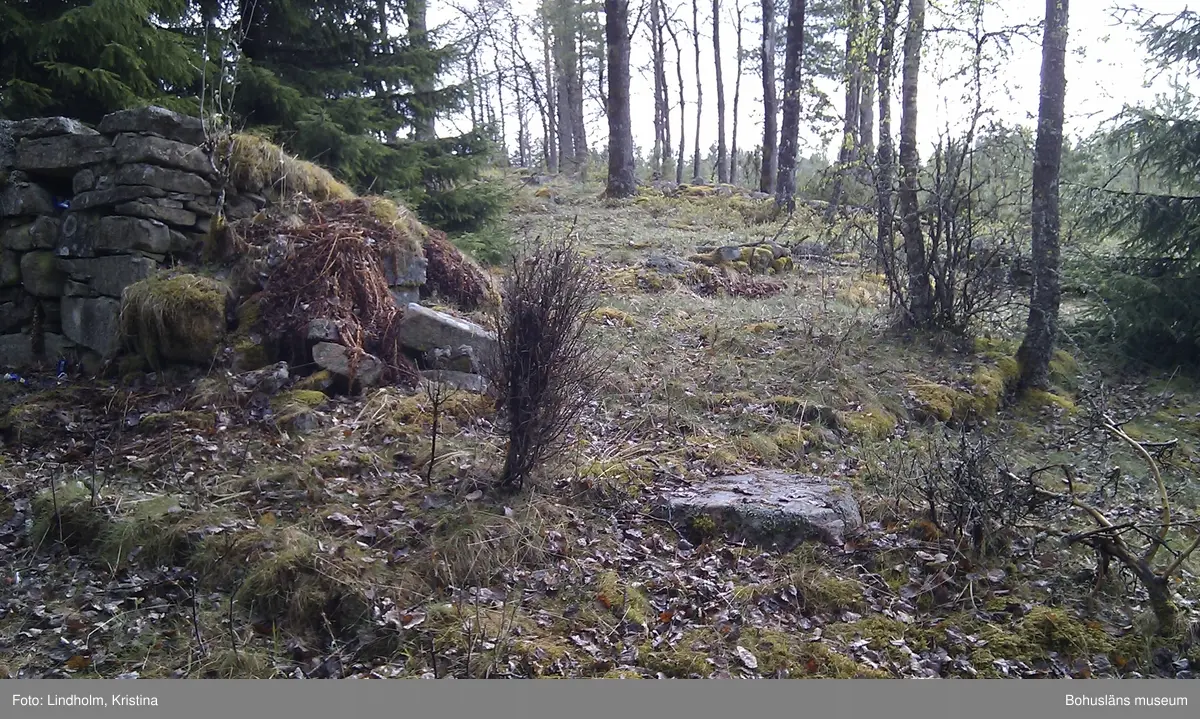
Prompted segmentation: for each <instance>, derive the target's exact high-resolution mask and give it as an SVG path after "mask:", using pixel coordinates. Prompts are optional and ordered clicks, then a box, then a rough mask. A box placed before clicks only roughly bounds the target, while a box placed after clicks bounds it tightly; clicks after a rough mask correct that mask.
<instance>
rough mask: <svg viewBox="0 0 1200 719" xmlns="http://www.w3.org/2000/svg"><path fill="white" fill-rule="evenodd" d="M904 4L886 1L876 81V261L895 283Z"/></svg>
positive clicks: (884, 1)
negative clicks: (895, 85) (895, 79)
mask: <svg viewBox="0 0 1200 719" xmlns="http://www.w3.org/2000/svg"><path fill="white" fill-rule="evenodd" d="M900 2H901V0H883V23H882V25H881V26H880V28H879V61H878V62H877V63H876V68H877V75H876V80H877V83H878V87H879V151H878V153H877V159H876V162H877V163H878V171H877V173H876V175H875V196H876V201H877V203H878V204H877V209H876V221H877V228H876V233H875V242H876V247H875V250H876V261H877V262H878V263H879V268H880V270H882V271H883V273H884V274H885V275H886V276H887V277H888V281H889V282H891V281H892V278H893V276H894V275H893V271H892V265H893V259H894V258H895V251H894V250H895V246H896V245H895V243H896V234H895V232H896V221H895V210H893V209H892V195H893V192H894V186H895V182H896V148H895V146H894V145H893V144H892V61H893V59H894V55H895V46H896V23H897V18H898V16H899V15H900Z"/></svg>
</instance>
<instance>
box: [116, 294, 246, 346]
mask: <svg viewBox="0 0 1200 719" xmlns="http://www.w3.org/2000/svg"><path fill="white" fill-rule="evenodd" d="M231 300H232V295H231V294H230V292H229V288H228V286H226V285H225V284H224V283H222V282H220V281H218V280H214V279H212V278H210V277H202V276H200V275H191V274H178V275H172V274H167V273H160V274H156V275H154V276H152V277H148V278H146V279H144V280H141V281H139V282H136V283H134V284H132V285H130V286H129V287H128V288H127V289H126V290H125V293H124V295H123V296H122V299H121V314H120V317H121V323H120V325H121V336H122V338H123V339H124V341H125V342H126V343H127V345H128V346H130V347H133V348H136V349H137V351H138V353H139V354H140V355H141V356H142V358H143V359H145V360H146V361H147V362H148V363H149V364H150V366H152V367H158V366H162V365H163V364H169V363H172V362H182V363H187V364H198V365H208V364H210V363H212V361H213V359H214V358H215V357H216V353H217V351H218V349H219V348H220V346H221V342H222V340H223V339H224V337H225V330H226V327H227V321H226V318H227V316H228V314H229V310H230V309H231Z"/></svg>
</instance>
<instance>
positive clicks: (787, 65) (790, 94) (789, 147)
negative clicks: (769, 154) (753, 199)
mask: <svg viewBox="0 0 1200 719" xmlns="http://www.w3.org/2000/svg"><path fill="white" fill-rule="evenodd" d="M804 5H805V0H788V22H787V34H786V36H785V45H784V50H783V123H782V127H781V128H780V132H779V177H778V179H777V180H776V181H775V204H776V205H778V206H779V207H783V208H786V209H787V211H788V213H791V212H792V211H793V210H795V209H796V151H797V148H798V145H799V142H800V69H801V65H800V59H801V58H802V57H803V56H804Z"/></svg>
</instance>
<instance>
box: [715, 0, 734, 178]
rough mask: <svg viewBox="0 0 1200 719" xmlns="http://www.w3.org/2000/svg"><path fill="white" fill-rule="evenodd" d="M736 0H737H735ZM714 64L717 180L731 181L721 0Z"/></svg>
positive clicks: (716, 24) (717, 17)
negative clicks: (715, 72) (727, 139)
mask: <svg viewBox="0 0 1200 719" xmlns="http://www.w3.org/2000/svg"><path fill="white" fill-rule="evenodd" d="M735 2H736V0H735ZM712 9H713V17H712V22H713V65H715V66H716V69H717V182H720V183H722V184H724V183H726V182H729V148H728V147H727V146H726V145H725V81H724V79H723V78H722V77H721V0H713V4H712Z"/></svg>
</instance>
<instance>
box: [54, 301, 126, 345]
mask: <svg viewBox="0 0 1200 719" xmlns="http://www.w3.org/2000/svg"><path fill="white" fill-rule="evenodd" d="M120 317H121V302H120V300H114V299H112V298H109V297H96V298H86V297H64V298H63V301H62V329H63V334H64V335H66V336H67V339H69V340H71V341H72V342H74V343H76V344H79V345H83V346H84V347H87V348H88V349H91V350H95V351H96V352H97V353H99V354H100V355H101V356H102V357H106V358H107V357H111V356H112V355H113V354H114V353H116V351H117V348H118V346H119V334H118V330H119V328H120Z"/></svg>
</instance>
